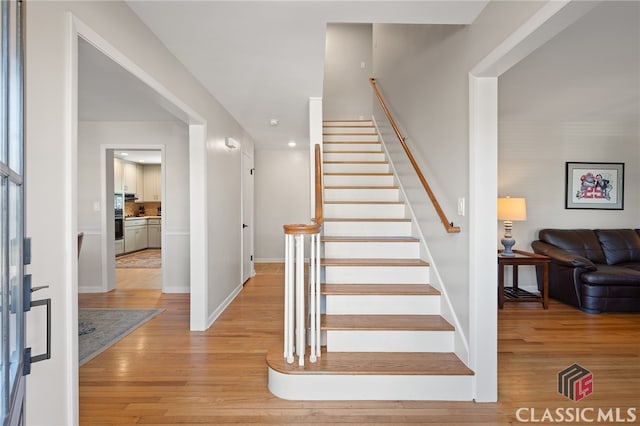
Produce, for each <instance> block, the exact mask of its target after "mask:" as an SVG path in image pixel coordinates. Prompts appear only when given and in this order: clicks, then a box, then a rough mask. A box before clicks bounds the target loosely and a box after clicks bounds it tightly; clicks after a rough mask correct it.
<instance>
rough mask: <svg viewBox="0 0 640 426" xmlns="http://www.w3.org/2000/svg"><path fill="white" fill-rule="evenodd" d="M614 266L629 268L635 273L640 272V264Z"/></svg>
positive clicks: (630, 263) (631, 263)
mask: <svg viewBox="0 0 640 426" xmlns="http://www.w3.org/2000/svg"><path fill="white" fill-rule="evenodd" d="M616 266H621V267H623V268H629V269H633V270H635V271H640V262H629V263H619V264H617V265H616Z"/></svg>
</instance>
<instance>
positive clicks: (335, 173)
mask: <svg viewBox="0 0 640 426" xmlns="http://www.w3.org/2000/svg"><path fill="white" fill-rule="evenodd" d="M324 175H325V176H393V173H338V172H329V173H324Z"/></svg>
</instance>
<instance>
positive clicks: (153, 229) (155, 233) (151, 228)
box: [147, 219, 162, 248]
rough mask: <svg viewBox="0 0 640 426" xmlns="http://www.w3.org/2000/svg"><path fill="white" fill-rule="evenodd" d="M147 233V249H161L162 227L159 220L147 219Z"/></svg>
mask: <svg viewBox="0 0 640 426" xmlns="http://www.w3.org/2000/svg"><path fill="white" fill-rule="evenodd" d="M147 231H148V236H149V248H161V247H162V225H161V220H160V219H148V220H147Z"/></svg>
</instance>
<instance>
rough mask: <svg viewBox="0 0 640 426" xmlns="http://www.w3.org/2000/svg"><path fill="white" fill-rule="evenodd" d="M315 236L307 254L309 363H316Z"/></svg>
mask: <svg viewBox="0 0 640 426" xmlns="http://www.w3.org/2000/svg"><path fill="white" fill-rule="evenodd" d="M317 238H318V235H317V234H312V235H311V238H310V239H311V243H310V244H309V245H310V251H311V252H310V254H309V334H310V337H309V344H310V346H311V347H310V348H309V361H311V362H316V360H317V358H316V303H315V300H316V267H317V266H316V249H317V247H316V239H317Z"/></svg>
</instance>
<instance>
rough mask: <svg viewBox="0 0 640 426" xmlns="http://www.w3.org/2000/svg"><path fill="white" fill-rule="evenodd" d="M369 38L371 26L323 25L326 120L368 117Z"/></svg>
mask: <svg viewBox="0 0 640 426" xmlns="http://www.w3.org/2000/svg"><path fill="white" fill-rule="evenodd" d="M371 36H372V26H371V24H328V25H327V37H326V47H325V58H324V84H323V94H322V107H323V114H324V117H326V118H327V119H336V118H340V119H368V118H370V117H371V99H372V92H371V87H370V86H369V80H368V79H369V77H371V74H372V69H373V66H372V63H371V62H372V44H371V43H372V39H371ZM362 65H364V67H363V66H362Z"/></svg>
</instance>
